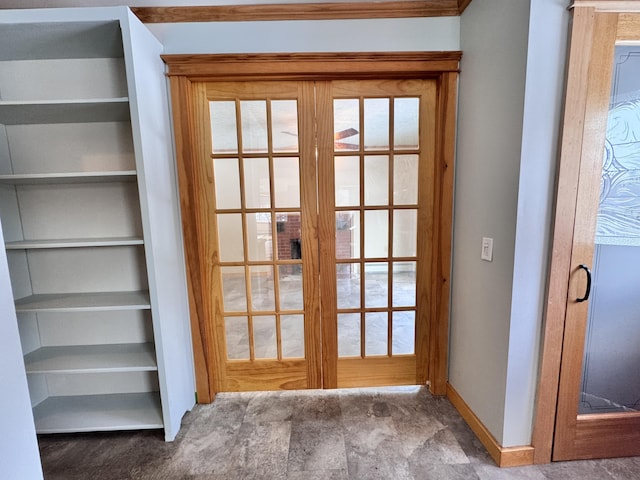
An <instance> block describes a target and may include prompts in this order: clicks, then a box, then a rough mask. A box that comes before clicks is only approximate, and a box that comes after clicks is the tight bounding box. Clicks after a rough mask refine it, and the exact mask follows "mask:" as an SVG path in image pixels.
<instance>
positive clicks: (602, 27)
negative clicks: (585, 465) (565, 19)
mask: <svg viewBox="0 0 640 480" xmlns="http://www.w3.org/2000/svg"><path fill="white" fill-rule="evenodd" d="M572 42H574V45H576V48H578V49H580V54H579V55H580V56H581V58H583V60H582V61H581V62H574V68H579V66H582V68H584V73H585V76H584V77H582V78H583V80H584V82H585V83H584V86H583V87H582V88H583V90H582V92H583V95H584V97H583V98H584V104H583V105H584V107H583V108H584V122H576V121H575V120H574V122H573V126H572V127H570V128H571V130H570V131H573V133H570V134H574V135H575V134H576V130H577V135H579V137H580V141H577V142H576V143H575V144H574V145H578V147H579V151H578V152H577V155H576V156H575V160H574V161H575V165H576V166H579V169H574V171H575V174H576V178H575V180H574V182H573V183H574V185H577V190H575V192H576V196H575V197H574V198H573V200H572V201H569V200H563V199H562V198H561V200H560V202H569V203H572V205H573V207H572V208H574V209H575V221H574V224H573V228H572V236H571V237H570V238H572V240H571V248H570V250H571V251H570V258H569V257H567V260H568V261H569V263H568V264H567V266H568V268H569V271H568V292H567V299H566V319H565V325H564V340H563V345H562V360H561V368H560V384H559V394H558V406H557V415H556V426H555V438H554V446H553V459H554V460H568V459H580V458H583V459H584V458H602V457H615V456H630V455H640V354H639V352H640V349H639V348H638V346H639V345H640V301H639V300H638V299H639V298H640V296H639V295H638V293H639V292H640V275H639V274H638V272H639V271H640V215H639V213H638V212H640V94H639V92H640V14H619V13H604V12H602V13H600V12H597V11H595V10H594V9H593V8H577V10H576V11H575V14H574V39H573V41H572ZM572 55H574V53H572ZM576 65H577V66H576ZM570 78H571V74H570ZM575 78H578V77H575ZM572 91H573V90H571V89H570V92H572ZM570 98H571V97H570ZM566 135H567V134H566ZM567 145H568V144H567ZM567 151H568V150H565V152H567ZM563 155H564V154H563ZM566 158H569V159H570V158H571V157H569V156H568V155H567V156H566ZM562 161H563V162H565V158H563V160H562ZM562 172H565V173H562ZM562 172H561V184H562V183H563V180H562V178H566V176H567V172H569V170H568V169H566V168H564V169H563V170H562ZM563 175H564V176H565V177H563ZM560 190H561V192H562V191H563V189H562V187H560ZM567 192H568V191H567ZM565 195H566V193H565ZM559 208H564V207H563V206H562V204H560V207H559ZM556 228H557V229H558V227H556ZM556 237H557V238H559V237H558V233H556ZM556 261H557V260H556ZM566 278H567V277H565V279H566Z"/></svg>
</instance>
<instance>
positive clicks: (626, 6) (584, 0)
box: [569, 0, 640, 13]
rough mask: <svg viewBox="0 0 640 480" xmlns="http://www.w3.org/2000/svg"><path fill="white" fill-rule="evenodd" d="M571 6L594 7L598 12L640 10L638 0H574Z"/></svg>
mask: <svg viewBox="0 0 640 480" xmlns="http://www.w3.org/2000/svg"><path fill="white" fill-rule="evenodd" d="M569 8H574V9H575V8H593V9H595V11H596V12H612V13H615V12H618V13H625V12H626V13H632V12H640V2H638V0H574V2H573V3H572V4H571V6H570V7H569Z"/></svg>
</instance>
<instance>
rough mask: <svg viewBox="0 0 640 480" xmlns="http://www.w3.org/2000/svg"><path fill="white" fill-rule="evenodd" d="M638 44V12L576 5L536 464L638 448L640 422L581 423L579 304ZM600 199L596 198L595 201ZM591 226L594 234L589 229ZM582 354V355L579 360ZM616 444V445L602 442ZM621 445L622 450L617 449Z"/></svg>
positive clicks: (629, 6)
mask: <svg viewBox="0 0 640 480" xmlns="http://www.w3.org/2000/svg"><path fill="white" fill-rule="evenodd" d="M639 39H640V5H637V4H636V2H625V1H597V0H596V1H594V0H576V1H575V2H574V5H573V28H572V34H571V47H570V51H569V65H568V72H567V86H566V97H565V114H564V125H563V134H562V144H561V153H560V165H559V172H558V184H557V201H556V212H555V225H554V238H553V246H552V254H551V264H550V271H549V285H548V294H547V308H546V314H545V324H544V330H543V344H542V352H541V365H540V373H539V382H538V394H537V407H536V414H535V419H534V430H533V438H532V444H533V446H534V448H535V453H534V463H537V464H540V463H548V462H550V461H551V460H568V459H578V458H601V457H608V456H623V455H628V454H631V453H633V452H632V451H631V450H630V449H629V448H627V447H630V446H634V445H637V444H638V442H640V414H638V415H635V414H632V415H628V414H599V415H593V414H591V415H578V390H579V384H580V381H581V376H582V360H583V358H582V355H581V353H582V349H583V348H584V343H585V335H586V327H587V325H586V322H585V321H584V320H583V319H584V318H586V309H587V306H588V305H587V302H584V304H576V298H578V297H580V296H582V292H584V289H585V280H584V277H582V276H581V275H576V273H578V272H577V270H576V266H577V265H578V264H580V263H587V264H589V263H590V262H591V258H592V255H593V238H595V218H594V217H593V215H594V213H593V212H589V211H588V210H593V205H594V204H597V198H594V195H598V194H599V179H598V185H595V184H592V185H591V188H584V189H582V190H580V189H579V188H578V187H579V186H580V185H581V184H582V185H583V186H584V185H585V183H586V182H589V181H592V180H593V172H594V171H596V172H599V171H600V170H601V169H602V152H603V150H604V142H605V131H606V126H607V115H608V109H609V99H610V89H611V65H612V64H613V54H614V47H615V44H616V42H625V41H635V42H638V40H639ZM594 192H596V193H594ZM585 216H586V217H588V218H592V220H593V222H592V223H593V225H592V227H591V228H585V227H584V223H585V222H584V221H583V222H581V224H580V225H579V226H578V227H576V225H577V223H576V219H578V218H585ZM576 352H579V353H576ZM629 426H632V427H633V428H632V430H634V431H631V430H630V429H628V428H626V427H629ZM612 435H613V437H615V436H617V437H618V439H617V440H618V441H617V442H612V441H606V440H605V441H604V442H603V441H602V440H603V439H607V438H608V439H612V438H613V437H612ZM616 443H618V444H619V445H616ZM634 454H637V453H634Z"/></svg>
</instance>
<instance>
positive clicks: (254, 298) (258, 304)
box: [249, 265, 276, 312]
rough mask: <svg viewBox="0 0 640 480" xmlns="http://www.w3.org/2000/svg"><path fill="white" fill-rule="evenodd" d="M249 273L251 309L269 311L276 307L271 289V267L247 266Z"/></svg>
mask: <svg viewBox="0 0 640 480" xmlns="http://www.w3.org/2000/svg"><path fill="white" fill-rule="evenodd" d="M249 272H250V275H251V308H252V310H253V311H269V312H272V311H274V310H275V309H276V302H275V294H274V290H273V267H272V266H270V265H269V266H258V267H249Z"/></svg>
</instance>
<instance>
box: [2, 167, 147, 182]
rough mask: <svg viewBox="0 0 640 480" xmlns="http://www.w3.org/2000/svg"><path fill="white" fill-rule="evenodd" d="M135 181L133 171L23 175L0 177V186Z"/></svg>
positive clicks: (134, 172)
mask: <svg viewBox="0 0 640 480" xmlns="http://www.w3.org/2000/svg"><path fill="white" fill-rule="evenodd" d="M135 180H136V171H135V170H122V171H115V172H69V173H66V172H65V173H23V174H15V175H0V184H8V185H46V184H49V185H51V184H68V183H107V182H133V181H135Z"/></svg>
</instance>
